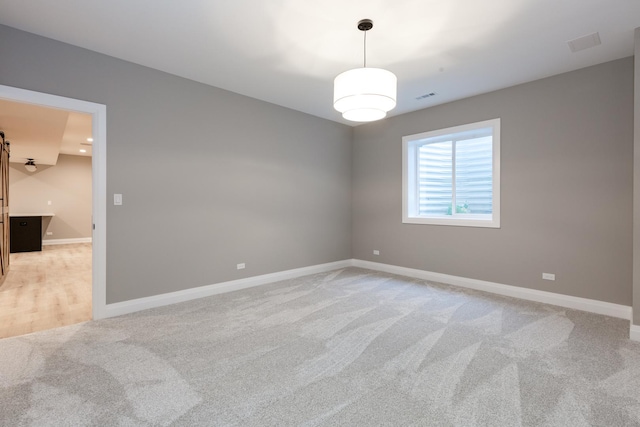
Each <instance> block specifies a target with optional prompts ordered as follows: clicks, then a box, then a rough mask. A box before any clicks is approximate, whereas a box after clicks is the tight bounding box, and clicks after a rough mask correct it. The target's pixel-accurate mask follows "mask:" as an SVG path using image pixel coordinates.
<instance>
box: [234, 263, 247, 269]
mask: <svg viewBox="0 0 640 427" xmlns="http://www.w3.org/2000/svg"><path fill="white" fill-rule="evenodd" d="M245 267H246V265H244V262H243V263H240V264H238V265H236V269H238V270H244V268H245Z"/></svg>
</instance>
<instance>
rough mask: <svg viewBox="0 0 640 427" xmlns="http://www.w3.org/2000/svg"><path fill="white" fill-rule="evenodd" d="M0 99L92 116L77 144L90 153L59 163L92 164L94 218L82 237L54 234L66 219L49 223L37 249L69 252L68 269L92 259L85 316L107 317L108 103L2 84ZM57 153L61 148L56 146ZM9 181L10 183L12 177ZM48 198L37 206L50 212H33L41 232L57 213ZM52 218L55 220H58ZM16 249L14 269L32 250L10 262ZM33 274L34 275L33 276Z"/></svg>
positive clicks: (71, 115) (50, 253) (48, 253)
mask: <svg viewBox="0 0 640 427" xmlns="http://www.w3.org/2000/svg"><path fill="white" fill-rule="evenodd" d="M3 101H6V102H14V103H18V104H19V105H21V106H23V107H46V108H49V109H54V110H58V111H59V112H62V113H63V114H67V115H68V117H69V119H70V120H72V118H75V119H78V118H82V117H84V118H85V119H87V120H89V121H90V132H91V135H90V136H87V137H85V144H84V145H85V146H84V147H80V149H84V150H85V151H88V150H91V157H90V158H88V157H84V159H83V160H79V159H78V158H76V156H70V155H68V154H60V156H61V160H63V161H62V163H65V164H67V166H69V165H75V166H76V167H77V166H78V165H80V164H82V163H83V162H84V168H85V170H86V169H87V168H90V172H89V173H90V179H91V184H90V189H88V192H90V193H91V196H90V197H91V202H90V208H89V207H87V210H88V211H90V212H89V213H90V214H92V218H90V219H88V223H86V224H84V227H85V228H84V230H85V231H84V232H83V235H85V238H84V239H83V238H77V239H74V238H70V239H69V238H67V239H64V238H62V239H55V235H54V234H55V233H56V232H57V231H56V230H58V231H60V233H59V234H60V235H61V236H63V237H64V234H65V230H64V227H65V226H68V225H69V224H62V222H61V223H60V224H59V225H60V226H61V227H62V228H59V229H56V228H55V227H53V229H52V230H51V231H49V232H50V233H54V234H52V235H51V236H49V235H47V234H44V239H43V243H44V244H45V245H44V247H43V248H42V249H44V250H43V251H42V252H41V254H42V255H46V256H44V257H42V258H47V256H48V257H49V258H51V257H52V256H55V255H54V254H55V253H56V252H57V253H58V254H63V255H64V256H66V257H70V258H67V259H66V261H64V262H62V264H66V265H68V266H70V271H72V270H73V267H74V264H78V265H80V264H81V263H82V262H83V258H82V257H83V256H84V257H85V258H84V262H85V263H86V261H87V260H90V264H91V273H90V280H91V286H90V288H89V289H86V290H87V291H89V290H90V294H91V295H90V296H88V295H85V297H87V298H90V305H91V310H90V315H89V318H90V319H100V318H103V317H105V311H106V310H105V308H106V106H105V105H102V104H96V103H92V102H87V101H82V100H77V99H72V98H65V97H60V96H56V95H50V94H44V93H39V92H33V91H28V90H23V89H17V88H12V87H9V86H2V85H0V102H3ZM18 104H16V105H18ZM0 126H2V123H0ZM89 138H90V139H93V141H87V139H89ZM7 139H8V140H9V141H11V135H10V134H8V135H7ZM16 148H17V147H16ZM60 153H63V152H62V151H60ZM12 156H13V153H12ZM16 157H17V156H16ZM17 160H18V161H20V160H21V159H19V158H18V159H17ZM36 164H37V163H36ZM12 165H14V166H15V165H16V163H15V162H14V163H12ZM12 167H13V166H12ZM13 168H14V169H15V175H16V176H20V173H21V172H18V170H19V169H18V168H15V167H13ZM42 168H46V165H42ZM53 168H54V167H52V169H51V170H52V171H53ZM60 170H62V168H60ZM43 172H47V171H43ZM26 173H28V172H26ZM85 173H86V172H85ZM9 185H10V186H11V183H10V184H9ZM85 187H86V185H85ZM11 197H12V196H11V193H9V211H10V214H11V213H12V212H13V213H16V214H20V213H19V212H17V211H15V209H14V208H12V206H11ZM61 197H62V196H61ZM47 202H48V205H45V206H44V208H41V209H39V210H42V211H48V212H31V213H41V214H43V215H45V216H43V217H42V223H43V224H42V225H43V228H42V233H47V230H49V229H50V227H49V225H50V223H51V221H52V218H55V217H52V216H51V214H53V215H55V208H56V206H55V200H47ZM25 203H26V204H25ZM22 206H28V201H26V202H25V201H24V200H22ZM49 207H50V209H49ZM34 209H35V207H33V208H31V210H34ZM14 216H15V215H14ZM53 224H54V225H56V224H57V223H53ZM87 226H88V231H87ZM66 231H68V230H66ZM87 233H88V234H89V236H90V237H88V238H86V234H87ZM87 241H91V243H87ZM47 243H50V244H52V245H48V244H47ZM55 243H59V244H60V245H59V246H58V245H55ZM14 255H16V257H15V259H16V269H18V267H19V264H20V262H22V261H25V260H24V259H23V260H21V259H20V256H22V255H24V256H29V255H31V254H28V253H26V252H25V253H20V254H11V261H12V262H13V260H14ZM25 262H27V263H29V262H30V261H29V260H28V259H27V260H26V261H25ZM80 270H82V269H79V270H77V271H76V273H78V274H80V273H79V272H80ZM11 271H12V270H11V265H10V266H9V275H8V278H10V277H11ZM85 275H89V272H88V270H87V271H85ZM34 279H35V280H37V278H34ZM25 280H28V279H25ZM25 290H26V288H25ZM21 297H22V298H29V297H32V298H38V297H37V296H33V295H29V294H28V293H27V292H26V291H25V293H24V294H23V295H22V296H21ZM71 298H74V296H71ZM0 303H1V301H0ZM53 303H54V304H55V303H56V302H55V301H53ZM85 317H86V314H85ZM84 320H89V319H84Z"/></svg>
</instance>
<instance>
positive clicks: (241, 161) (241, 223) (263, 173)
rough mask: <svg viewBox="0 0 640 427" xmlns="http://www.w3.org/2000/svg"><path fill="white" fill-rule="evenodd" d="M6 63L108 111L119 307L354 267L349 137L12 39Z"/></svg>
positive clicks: (345, 130) (214, 92)
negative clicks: (347, 263)
mask: <svg viewBox="0 0 640 427" xmlns="http://www.w3.org/2000/svg"><path fill="white" fill-rule="evenodd" d="M0 58H1V59H2V60H1V61H0V84H3V85H7V86H14V87H18V88H24V89H29V90H35V91H40V92H45V93H51V94H56V95H62V96H66V97H70V98H76V99H82V100H86V101H91V102H97V103H101V104H106V106H107V139H108V143H107V193H108V195H107V202H108V208H107V303H114V302H119V301H125V300H129V299H133V298H139V297H145V296H150V295H156V294H161V293H165V292H171V291H177V290H181V289H187V288H192V287H196V286H202V285H209V284H213V283H218V282H222V281H227V280H232V279H239V278H242V277H249V276H255V275H260V274H266V273H273V272H277V271H283V270H288V269H292V268H298V267H304V266H309V265H316V264H322V263H327V262H332V261H338V260H343V259H348V258H350V256H351V247H350V235H351V212H350V209H351V188H350V180H351V175H350V173H351V142H350V141H351V136H352V131H351V128H350V127H348V126H345V125H342V124H337V123H334V122H330V121H327V120H323V119H319V118H317V117H313V116H309V115H306V114H303V113H299V112H296V111H292V110H289V109H286V108H282V107H279V106H276V105H273V104H268V103H265V102H262V101H257V100H255V99H251V98H247V97H244V96H240V95H237V94H234V93H231V92H227V91H224V90H220V89H216V88H213V87H210V86H206V85H203V84H199V83H196V82H193V81H189V80H186V79H182V78H179V77H175V76H172V75H169V74H166V73H162V72H160V71H156V70H152V69H149V68H145V67H142V66H138V65H135V64H132V63H128V62H125V61H121V60H118V59H115V58H112V57H108V56H105V55H101V54H98V53H95V52H91V51H87V50H84V49H81V48H77V47H73V46H70V45H66V44H63V43H59V42H56V41H53V40H50V39H46V38H42V37H39V36H36V35H33V34H29V33H25V32H21V31H18V30H15V29H12V28H9V27H5V26H0ZM221 60H223V59H221ZM265 83H268V82H265ZM113 193H122V194H123V199H124V204H123V205H122V206H113V204H112V202H111V200H113V198H112V197H113V196H112V194H113ZM240 262H245V263H246V265H247V268H246V269H245V270H240V271H238V270H236V264H237V263H240Z"/></svg>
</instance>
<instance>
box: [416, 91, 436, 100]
mask: <svg viewBox="0 0 640 427" xmlns="http://www.w3.org/2000/svg"><path fill="white" fill-rule="evenodd" d="M432 96H436V93H435V92H430V93H425V94H424V95H420V96H417V97H416V101H421V100H423V99H426V98H431V97H432Z"/></svg>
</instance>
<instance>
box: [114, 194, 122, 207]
mask: <svg viewBox="0 0 640 427" xmlns="http://www.w3.org/2000/svg"><path fill="white" fill-rule="evenodd" d="M113 204H114V205H116V206H120V205H122V194H114V195H113Z"/></svg>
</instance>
